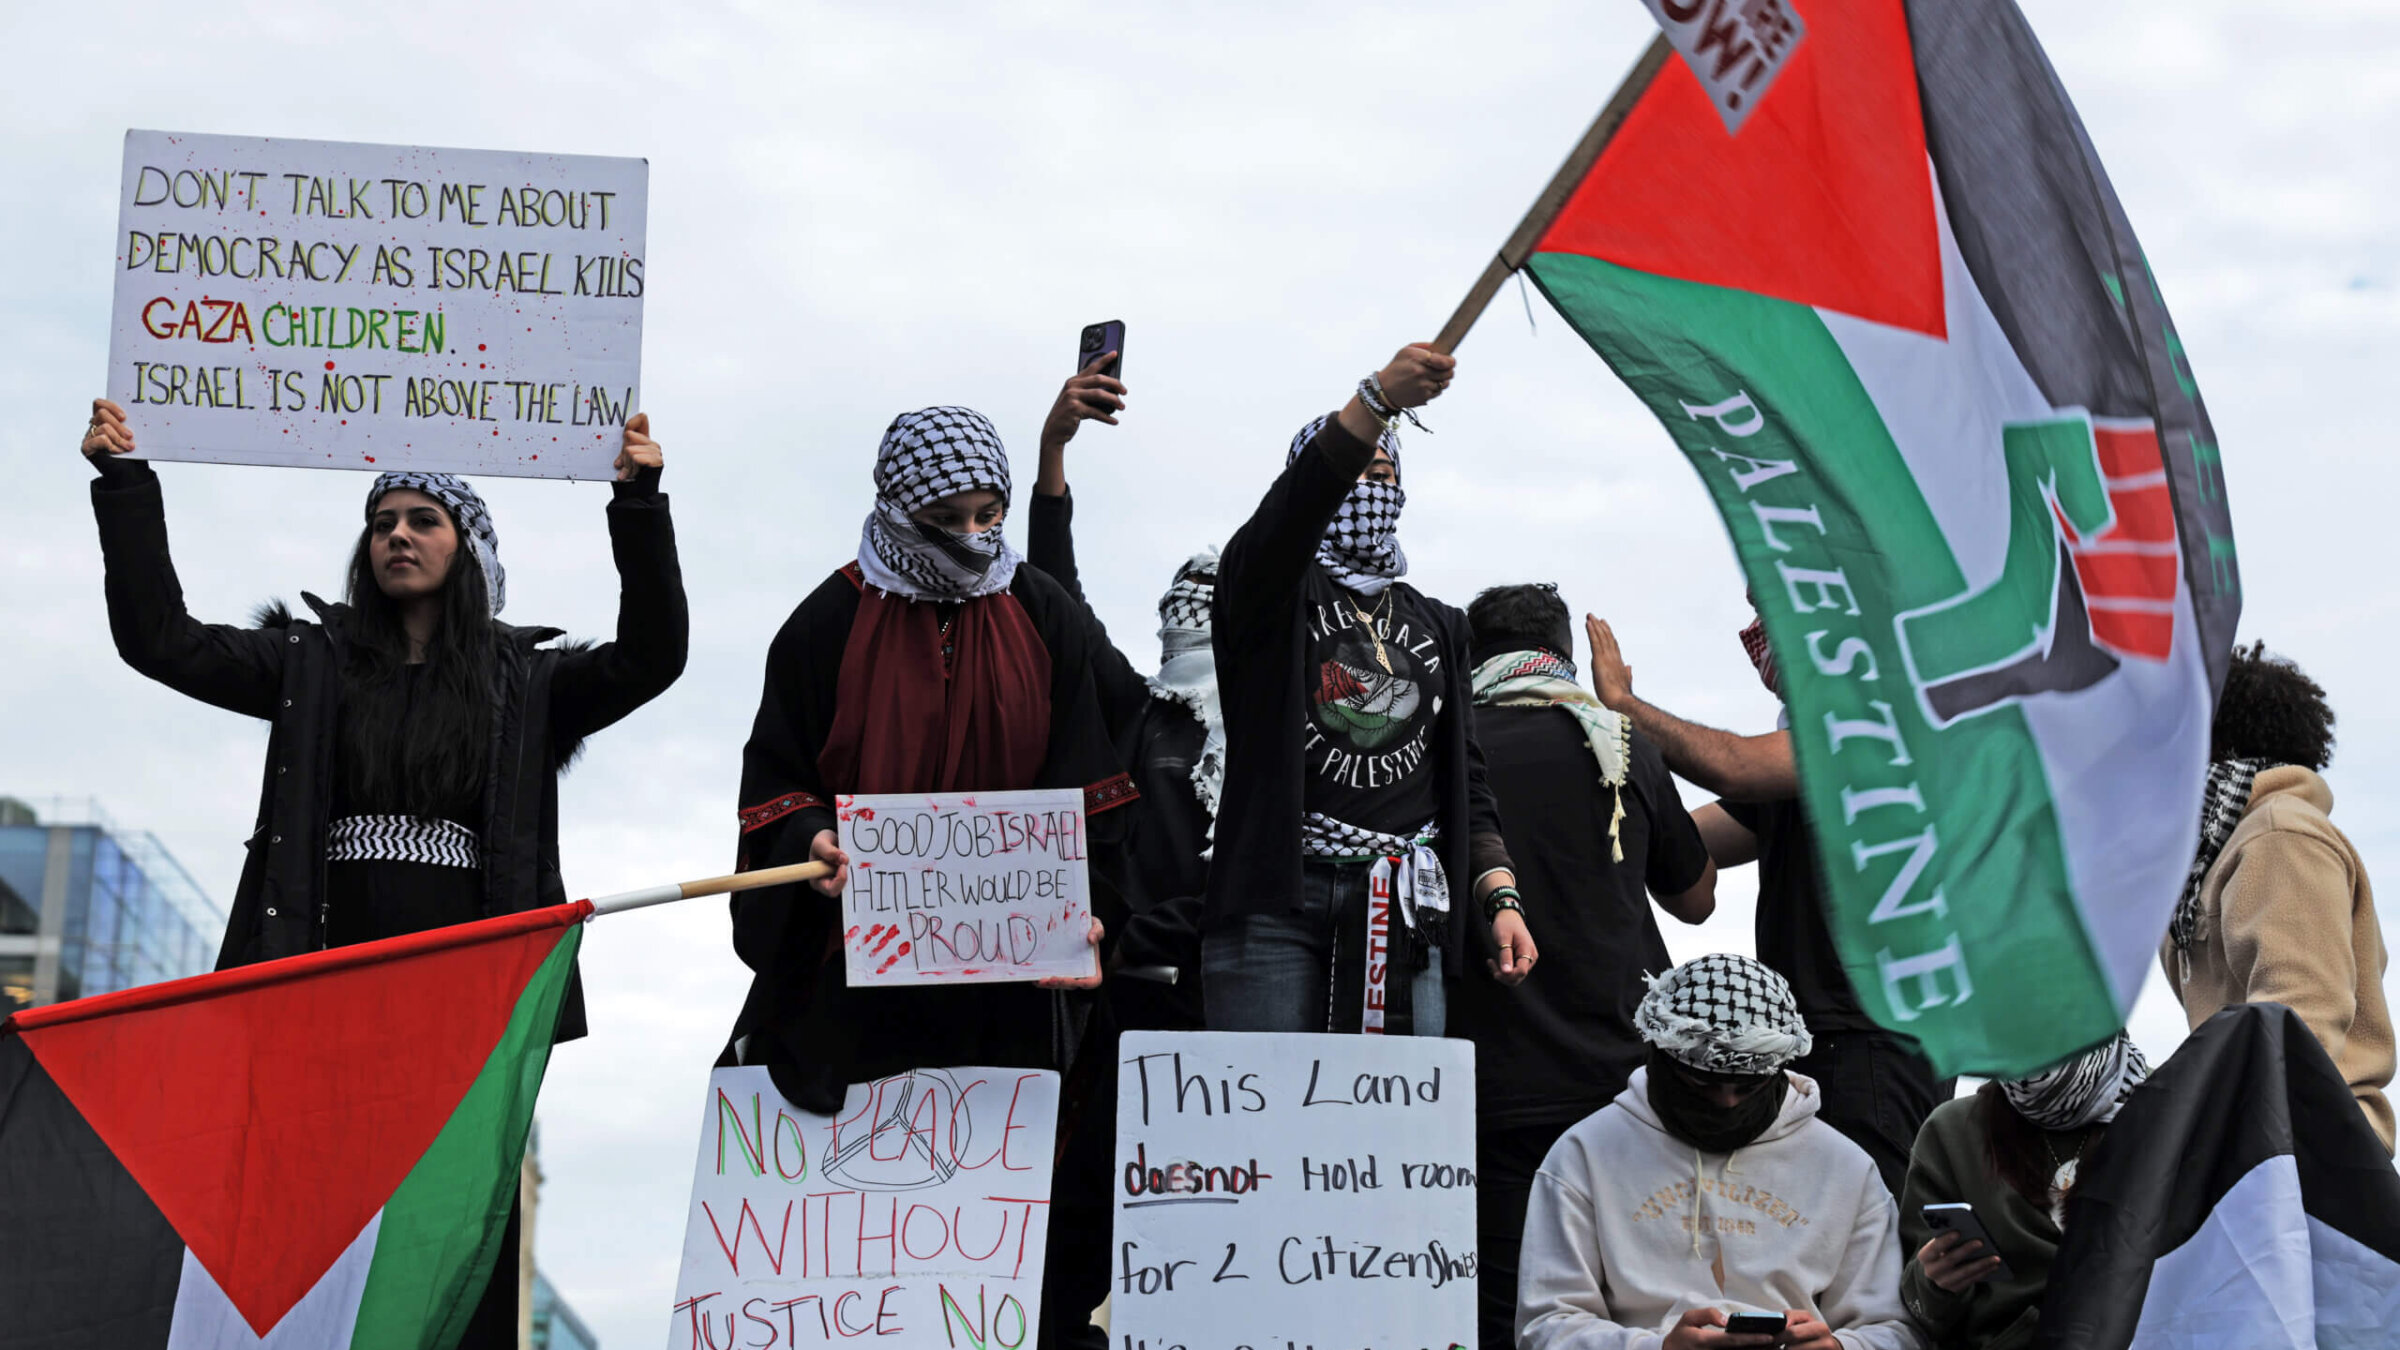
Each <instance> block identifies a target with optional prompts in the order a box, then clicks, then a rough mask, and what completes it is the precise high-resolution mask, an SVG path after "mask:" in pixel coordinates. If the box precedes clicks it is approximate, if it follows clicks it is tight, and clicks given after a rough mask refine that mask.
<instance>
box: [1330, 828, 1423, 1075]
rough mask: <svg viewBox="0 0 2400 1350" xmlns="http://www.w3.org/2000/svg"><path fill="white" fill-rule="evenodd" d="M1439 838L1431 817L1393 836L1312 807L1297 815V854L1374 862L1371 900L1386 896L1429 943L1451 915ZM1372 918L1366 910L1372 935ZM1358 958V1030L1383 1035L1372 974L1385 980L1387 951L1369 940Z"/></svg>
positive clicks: (1414, 931) (1337, 947) (1370, 872)
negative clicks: (1363, 968)
mask: <svg viewBox="0 0 2400 1350" xmlns="http://www.w3.org/2000/svg"><path fill="white" fill-rule="evenodd" d="M1440 837H1441V830H1440V827H1439V826H1438V825H1436V824H1435V823H1434V822H1431V821H1428V822H1426V824H1425V826H1424V828H1422V829H1420V830H1418V831H1417V832H1416V833H1415V834H1413V835H1397V834H1385V833H1383V832H1382V831H1380V830H1370V829H1365V828H1363V827H1360V826H1357V825H1352V824H1349V823H1347V822H1344V821H1339V820H1335V819H1334V818H1333V817H1331V816H1327V815H1321V814H1319V813H1317V812H1315V811H1311V812H1309V813H1307V814H1306V815H1304V816H1302V817H1301V819H1300V853H1301V856H1303V857H1308V858H1322V859H1325V860H1326V861H1329V862H1372V863H1373V864H1374V866H1373V867H1371V868H1369V869H1368V872H1367V894H1368V896H1369V897H1370V899H1371V898H1372V897H1374V896H1379V895H1389V896H1390V897H1391V898H1392V907H1393V908H1395V909H1397V910H1399V911H1400V920H1401V922H1402V923H1403V924H1405V925H1406V926H1407V928H1408V931H1409V932H1410V933H1411V934H1412V935H1413V936H1414V937H1415V939H1416V940H1417V942H1419V943H1420V944H1422V945H1424V946H1427V947H1439V946H1440V945H1441V940H1442V934H1443V930H1444V928H1445V927H1446V926H1447V923H1448V919H1449V914H1450V875H1449V873H1448V872H1446V871H1445V870H1443V868H1442V858H1441V855H1440V854H1439V853H1436V852H1435V851H1434V848H1433V845H1434V843H1435V841H1436V840H1438V839H1439V838H1440ZM1336 922H1337V924H1338V922H1339V920H1338V916H1337V920H1336ZM1373 922H1374V919H1373V914H1372V912H1371V911H1370V914H1369V919H1368V923H1369V931H1370V933H1371V932H1372V931H1373ZM1335 950H1336V951H1337V953H1338V952H1339V950H1340V944H1339V942H1338V941H1337V942H1336V944H1335ZM1362 956H1363V957H1364V959H1365V961H1366V963H1367V967H1368V972H1367V984H1366V993H1365V1003H1364V1005H1363V1007H1362V1008H1361V1011H1360V1016H1359V1030H1360V1031H1362V1032H1365V1033H1367V1034H1368V1035H1381V1034H1382V1032H1383V1029H1384V1017H1383V1010H1384V1002H1385V1001H1384V999H1383V998H1382V997H1381V995H1382V993H1383V988H1382V985H1381V984H1380V983H1379V982H1378V981H1377V980H1376V978H1375V976H1376V972H1377V971H1379V970H1380V971H1383V972H1385V974H1386V976H1387V978H1388V973H1389V971H1390V969H1391V966H1392V964H1393V962H1392V961H1391V960H1390V959H1389V952H1388V951H1383V952H1379V951H1377V950H1375V947H1374V944H1373V943H1372V942H1370V943H1368V944H1367V945H1366V949H1365V951H1364V952H1363V953H1362ZM1335 983H1337V984H1338V983H1339V981H1338V980H1337V981H1336V982H1335Z"/></svg>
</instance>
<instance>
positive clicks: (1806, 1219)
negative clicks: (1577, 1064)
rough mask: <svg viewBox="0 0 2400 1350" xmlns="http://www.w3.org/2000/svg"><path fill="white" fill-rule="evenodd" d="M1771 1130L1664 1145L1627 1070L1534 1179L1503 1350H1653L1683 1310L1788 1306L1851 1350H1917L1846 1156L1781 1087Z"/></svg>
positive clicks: (1807, 1096)
mask: <svg viewBox="0 0 2400 1350" xmlns="http://www.w3.org/2000/svg"><path fill="white" fill-rule="evenodd" d="M1791 1080H1792V1087H1791V1091H1790V1092H1788V1093H1786V1094H1785V1095H1784V1100H1783V1109H1782V1110H1781V1111H1780V1112H1778V1113H1777V1114H1776V1117H1775V1123H1774V1124H1772V1125H1769V1126H1768V1127H1767V1131H1766V1133H1765V1134H1762V1135H1760V1136H1759V1137H1758V1138H1757V1140H1755V1141H1754V1142H1752V1143H1751V1144H1750V1145H1749V1146H1747V1147H1745V1148H1741V1149H1736V1150H1735V1151H1734V1152H1732V1153H1731V1154H1717V1153H1711V1154H1702V1153H1701V1152H1700V1151H1699V1150H1697V1149H1695V1148H1693V1147H1692V1146H1691V1145H1689V1144H1686V1143H1684V1142H1683V1141H1682V1140H1680V1139H1677V1138H1675V1137H1674V1136H1673V1135H1670V1134H1668V1133H1667V1131H1666V1127H1665V1126H1664V1125H1662V1124H1661V1123H1660V1122H1659V1118H1658V1113H1657V1112H1656V1111H1654V1110H1652V1109H1651V1106H1650V1074H1649V1070H1648V1069H1647V1068H1641V1069H1636V1070H1635V1071H1634V1074H1633V1078H1632V1080H1631V1081H1629V1082H1628V1083H1626V1085H1625V1090H1624V1091H1623V1092H1621V1093H1619V1094H1618V1095H1617V1099H1616V1100H1615V1101H1613V1102H1610V1103H1609V1104H1608V1105H1607V1106H1604V1107H1602V1108H1601V1109H1600V1110H1598V1111H1596V1112H1594V1113H1593V1114H1591V1115H1589V1116H1587V1117H1585V1118H1584V1119H1583V1120H1582V1121H1581V1122H1580V1123H1578V1124H1577V1125H1576V1126H1575V1128H1573V1129H1571V1130H1569V1131H1567V1132H1566V1134H1565V1135H1563V1136H1561V1137H1560V1139H1559V1141H1558V1142H1557V1143H1556V1144H1554V1145H1552V1146H1551V1148H1550V1155H1549V1156H1548V1157H1546V1158H1544V1159H1543V1160H1542V1169H1541V1171H1539V1172H1537V1173H1536V1174H1535V1175H1534V1179H1533V1196H1532V1199H1531V1202H1530V1203H1529V1204H1528V1205H1527V1207H1526V1211H1525V1245H1524V1248H1523V1250H1522V1251H1521V1253H1520V1254H1519V1256H1518V1258H1517V1272H1518V1275H1517V1346H1518V1350H1657V1347H1658V1346H1659V1345H1660V1344H1661V1343H1662V1342H1663V1341H1664V1340H1665V1338H1666V1333H1667V1331H1668V1330H1669V1329H1671V1328H1672V1327H1673V1326H1674V1325H1675V1322H1676V1319H1678V1318H1680V1317H1681V1316H1683V1314H1684V1313H1685V1311H1687V1310H1689V1309H1692V1308H1701V1307H1709V1308H1718V1309H1722V1310H1724V1311H1725V1312H1728V1313H1734V1312H1768V1313H1781V1312H1783V1311H1785V1310H1786V1309H1792V1308H1797V1309H1801V1310H1804V1311H1807V1312H1811V1313H1814V1314H1815V1315H1816V1316H1818V1317H1820V1318H1822V1319H1823V1320H1824V1321H1825V1323H1826V1325H1828V1326H1830V1327H1832V1328H1833V1332H1834V1337H1835V1339H1837V1340H1839V1341H1840V1342H1841V1343H1842V1344H1843V1345H1844V1346H1847V1347H1851V1348H1852V1350H1921V1348H1922V1347H1923V1346H1924V1344H1925V1342H1924V1339H1923V1338H1922V1337H1921V1336H1920V1335H1919V1334H1918V1331H1917V1329H1916V1327H1915V1326H1914V1325H1913V1324H1911V1323H1910V1322H1909V1321H1908V1320H1907V1314H1906V1312H1904V1311H1903V1310H1902V1308H1901V1305H1900V1263H1901V1251H1900V1225H1899V1215H1898V1211H1897V1210H1895V1209H1894V1208H1893V1206H1892V1196H1891V1192H1889V1191H1887V1190H1885V1189H1884V1185H1883V1179H1882V1177H1881V1176H1880V1175H1879V1174H1878V1173H1877V1172H1876V1170H1875V1164H1874V1162H1873V1161H1872V1160H1871V1159H1869V1158H1868V1157H1867V1155H1866V1153H1865V1152H1864V1151H1863V1150H1861V1149H1860V1148H1859V1147H1858V1145H1856V1144H1853V1143H1851V1142H1850V1141H1849V1140H1847V1139H1844V1138H1843V1137H1842V1136H1841V1135H1840V1134H1839V1133H1837V1132H1836V1131H1835V1130H1834V1128H1833V1127H1832V1126H1830V1125H1827V1124H1826V1123H1825V1122H1823V1121H1821V1120H1818V1119H1817V1118H1816V1116H1817V1105H1818V1102H1819V1101H1820V1097H1819V1095H1818V1092H1817V1085H1816V1082H1815V1080H1813V1079H1810V1078H1807V1077H1805V1076H1803V1075H1800V1074H1796V1073H1795V1074H1792V1075H1791Z"/></svg>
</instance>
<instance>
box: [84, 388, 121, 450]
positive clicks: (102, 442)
mask: <svg viewBox="0 0 2400 1350" xmlns="http://www.w3.org/2000/svg"><path fill="white" fill-rule="evenodd" d="M132 453H133V428H131V427H129V426H127V425H125V410H124V409H123V408H120V407H118V406H117V405H116V404H114V403H111V402H109V401H108V400H107V399H104V398H96V399H93V400H92V420H91V422H90V423H89V424H87V425H86V426H85V427H84V429H83V456H84V458H86V459H96V458H98V457H99V456H100V455H102V454H110V455H130V454H132Z"/></svg>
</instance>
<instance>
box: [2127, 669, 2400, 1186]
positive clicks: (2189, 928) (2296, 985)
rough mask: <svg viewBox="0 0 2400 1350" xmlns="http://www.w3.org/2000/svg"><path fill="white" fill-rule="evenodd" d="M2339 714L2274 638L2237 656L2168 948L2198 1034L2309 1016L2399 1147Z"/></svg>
mask: <svg viewBox="0 0 2400 1350" xmlns="http://www.w3.org/2000/svg"><path fill="white" fill-rule="evenodd" d="M2332 762H2333V708H2332V706H2331V705H2330V704H2329V703H2328V702H2327V701H2326V698H2325V690H2324V688H2323V687H2322V686H2320V685H2319V684H2318V683H2317V682H2316V681H2315V680H2312V679H2310V678H2309V677H2308V676H2307V674H2306V673H2304V672H2303V671H2302V670H2301V669H2300V667H2299V666H2297V665H2294V664H2293V663H2292V662H2290V661H2287V660H2284V659H2283V658H2281V657H2278V656H2272V655H2269V654H2268V652H2267V649H2266V645H2265V644H2264V643H2258V644H2254V645H2253V646H2251V647H2249V648H2247V649H2237V650H2236V651H2235V652H2234V654H2233V662H2232V664H2231V665H2230V666H2229V667H2228V668H2227V669H2226V672H2225V690H2224V692H2223V693H2222V694H2220V695H2219V696H2218V698H2217V712H2216V720H2215V722H2214V723H2213V724H2212V725H2211V727H2210V749H2209V766H2208V786H2207V789H2206V790H2205V791H2204V792H2203V793H2202V795H2201V802H2200V849H2199V852H2198V854H2197V856H2195V857H2194V858H2193V859H2192V870H2191V878H2190V880H2189V881H2188V882H2186V883H2185V886H2184V891H2183V897H2182V899H2181V901H2180V902H2179V903H2178V904H2177V905H2176V907H2175V917H2174V919H2173V921H2172V922H2171V923H2170V924H2169V925H2168V929H2167V938H2166V941H2165V942H2164V943H2163V944H2161V946H2160V949H2159V957H2160V960H2161V961H2162V962H2163V963H2164V965H2165V966H2166V972H2167V983H2168V986H2169V987H2170V988H2172V989H2173V990H2174V991H2175V995H2176V997H2177V998H2179V999H2181V1000H2182V1001H2183V1011H2184V1016H2185V1018H2186V1020H2187V1021H2188V1022H2189V1023H2190V1026H2191V1029H2192V1030H2194V1031H2197V1030H2199V1029H2200V1024H2201V1023H2202V1022H2205V1021H2207V1020H2208V1019H2209V1018H2211V1017H2214V1016H2215V1015H2216V1014H2217V1013H2219V1012H2221V1011H2223V1010H2224V1009H2226V1008H2230V1007H2232V1006H2233V1005H2235V1004H2237V1003H2281V1004H2284V1005H2285V1006H2287V1007H2289V1008H2290V1009H2291V1010H2292V1011H2294V1012H2296V1013H2298V1014H2300V1020H2301V1021H2303V1022H2306V1023H2307V1024H2308V1029H2309V1030H2310V1031H2311V1032H2313V1033H2315V1035H2316V1038H2317V1040H2318V1041H2319V1042H2320V1043H2321V1044H2323V1045H2324V1047H2325V1053H2326V1054H2328V1055H2330V1056H2332V1057H2333V1062H2334V1065H2335V1067H2337V1068H2339V1069H2340V1070H2341V1071H2342V1076H2343V1077H2344V1078H2346V1079H2348V1080H2349V1082H2350V1091H2351V1093H2352V1095H2354V1096H2356V1097H2357V1098H2358V1107H2359V1109H2360V1110H2361V1111H2364V1112H2365V1113H2366V1116H2367V1123H2368V1124H2369V1125H2371V1126H2373V1127H2374V1129H2375V1133H2376V1136H2377V1137H2378V1138H2380V1139H2382V1140H2383V1147H2384V1149H2385V1151H2386V1152H2389V1151H2390V1150H2391V1147H2392V1104H2391V1100H2390V1099H2389V1098H2388V1097H2386V1096H2385V1095H2384V1089H2385V1088H2386V1087H2388V1086H2390V1085H2391V1081H2392V1068H2393V1049H2392V1014H2391V1008H2390V1005H2389V1004H2388V1003H2387V1001H2386V1000H2385V998H2384V990H2383V972H2384V963H2385V960H2386V952H2385V949H2384V945H2383V925H2382V923H2381V921H2380V920H2378V919H2377V918H2376V915H2375V891H2374V888H2373V887H2372V886H2371V885H2370V884H2369V882H2368V878H2367V866H2366V863H2365V862H2364V861H2363V860H2361V859H2360V857H2359V854H2358V850H2357V848H2355V847H2354V846H2352V844H2351V843H2350V839H2349V837H2348V836H2347V835H2345V834H2343V833H2342V832H2341V830H2340V829H2339V828H2337V827H2336V826H2335V825H2334V823H2333V818H2332V817H2333V789H2332V788H2330V787H2328V786H2326V783H2325V779H2324V777H2323V776H2322V775H2321V773H2320V772H2319V771H2320V770H2322V769H2324V768H2325V767H2326V766H2327V765H2330V764H2331V763H2332Z"/></svg>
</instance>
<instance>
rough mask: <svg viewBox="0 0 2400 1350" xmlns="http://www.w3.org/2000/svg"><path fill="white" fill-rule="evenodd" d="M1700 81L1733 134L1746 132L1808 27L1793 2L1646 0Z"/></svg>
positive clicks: (1651, 11) (1773, 0)
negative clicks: (1743, 124) (1762, 100)
mask: <svg viewBox="0 0 2400 1350" xmlns="http://www.w3.org/2000/svg"><path fill="white" fill-rule="evenodd" d="M1642 3H1643V4H1644V5H1646V6H1648V7H1649V9H1650V14H1651V17H1653V18H1655V19H1657V20H1658V26H1659V30H1660V31H1661V32H1664V33H1665V34H1666V35H1667V41H1668V42H1669V43H1670V44H1672V45H1673V46H1674V48H1675V50H1676V51H1677V52H1679V53H1681V54H1682V56H1683V63H1684V64H1685V65H1686V66H1689V67H1690V68H1691V71H1692V74H1694V75H1695V76H1698V77H1699V80H1700V87H1701V89H1703V90H1704V91H1706V92H1707V94H1708V101H1709V103H1710V104H1711V105H1712V106H1714V107H1715V108H1716V110H1717V116H1718V117H1720V118H1723V119H1724V122H1725V130H1726V133H1727V134H1728V135H1730V134H1732V133H1734V132H1738V131H1740V130H1741V129H1742V123H1744V122H1746V121H1748V120H1749V118H1750V113H1751V110H1752V109H1755V108H1756V107H1757V106H1758V101H1759V100H1760V99H1762V98H1765V97H1766V96H1767V88H1768V86H1770V85H1772V84H1774V83H1775V77H1776V76H1778V75H1781V74H1782V73H1783V68H1784V66H1785V65H1786V64H1787V63H1788V62H1790V60H1791V59H1792V51H1793V49H1794V48H1796V47H1798V46H1799V45H1800V39H1802V38H1803V37H1806V36H1807V35H1808V29H1807V27H1806V26H1805V25H1803V24H1802V23H1801V22H1800V16H1799V14H1798V13H1796V12H1795V11H1794V10H1793V9H1792V0H1642Z"/></svg>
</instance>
